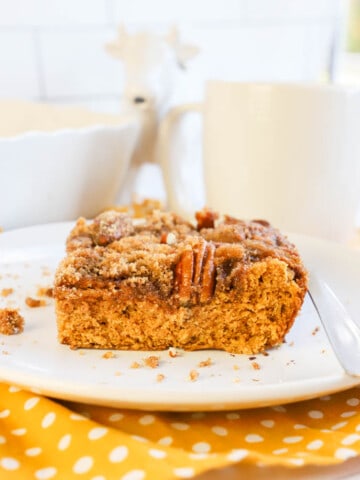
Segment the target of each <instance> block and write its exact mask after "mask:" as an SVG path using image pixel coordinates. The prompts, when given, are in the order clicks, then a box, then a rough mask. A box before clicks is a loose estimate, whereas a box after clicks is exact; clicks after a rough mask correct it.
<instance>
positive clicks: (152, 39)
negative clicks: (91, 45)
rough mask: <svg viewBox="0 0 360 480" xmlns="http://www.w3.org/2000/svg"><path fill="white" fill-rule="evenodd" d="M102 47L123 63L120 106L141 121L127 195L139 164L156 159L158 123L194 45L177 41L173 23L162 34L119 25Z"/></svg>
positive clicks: (131, 188) (133, 183) (131, 190)
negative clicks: (133, 31) (130, 31)
mask: <svg viewBox="0 0 360 480" xmlns="http://www.w3.org/2000/svg"><path fill="white" fill-rule="evenodd" d="M105 48H106V50H107V52H108V53H110V54H111V55H112V56H113V57H115V58H116V59H119V60H121V61H122V63H123V67H124V91H123V98H122V107H123V110H125V111H126V110H130V111H133V112H134V111H135V112H137V114H138V116H139V120H140V122H141V132H140V135H139V140H138V143H137V147H136V149H135V152H134V155H133V158H132V160H131V167H130V170H129V175H128V179H127V186H126V187H127V188H126V191H127V195H129V194H130V195H131V194H133V193H134V189H135V182H136V177H137V174H138V172H139V169H140V167H141V166H142V165H143V164H144V163H146V162H149V163H154V162H156V161H157V159H156V158H155V157H156V142H157V134H158V127H159V123H160V121H161V118H162V117H163V115H164V113H165V112H166V111H167V109H168V107H169V104H170V100H171V97H172V94H173V91H174V89H175V86H176V83H177V77H178V76H179V72H180V71H181V69H184V68H185V65H186V62H187V61H188V60H190V59H191V58H192V57H194V56H195V55H196V54H197V53H198V48H197V47H195V46H192V45H183V44H181V42H180V38H179V32H178V30H177V28H176V27H173V28H172V29H171V30H170V31H169V33H168V34H167V35H166V36H164V35H159V34H155V33H152V32H149V31H141V32H138V33H135V34H129V33H127V32H126V30H125V28H124V26H120V27H119V30H118V37H117V39H116V40H115V41H113V42H111V43H108V44H107V45H106V46H105Z"/></svg>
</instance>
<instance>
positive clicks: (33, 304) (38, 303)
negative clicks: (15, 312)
mask: <svg viewBox="0 0 360 480" xmlns="http://www.w3.org/2000/svg"><path fill="white" fill-rule="evenodd" d="M25 303H26V305H27V306H28V307H30V308H38V307H44V306H45V305H46V302H45V300H40V299H39V298H33V297H26V298H25Z"/></svg>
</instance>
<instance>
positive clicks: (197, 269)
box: [193, 240, 207, 285]
mask: <svg viewBox="0 0 360 480" xmlns="http://www.w3.org/2000/svg"><path fill="white" fill-rule="evenodd" d="M206 247H207V241H206V240H202V241H200V242H199V244H198V245H197V248H196V249H194V257H195V266H194V275H193V284H194V285H200V282H201V272H202V269H203V263H204V257H205V253H206Z"/></svg>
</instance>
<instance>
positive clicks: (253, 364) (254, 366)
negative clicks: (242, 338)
mask: <svg viewBox="0 0 360 480" xmlns="http://www.w3.org/2000/svg"><path fill="white" fill-rule="evenodd" d="M251 365H252V367H253V369H254V370H260V368H261V367H260V364H259V363H258V362H252V364H251Z"/></svg>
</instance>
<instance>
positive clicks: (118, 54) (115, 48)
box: [105, 24, 128, 59]
mask: <svg viewBox="0 0 360 480" xmlns="http://www.w3.org/2000/svg"><path fill="white" fill-rule="evenodd" d="M127 35H128V34H127V31H126V29H125V27H124V25H123V24H120V25H119V27H118V35H117V38H116V39H115V40H114V41H113V42H111V43H107V44H106V45H105V50H106V51H107V52H108V53H110V55H111V56H112V57H115V58H120V59H122V57H123V52H124V43H125V42H126V38H127Z"/></svg>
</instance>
